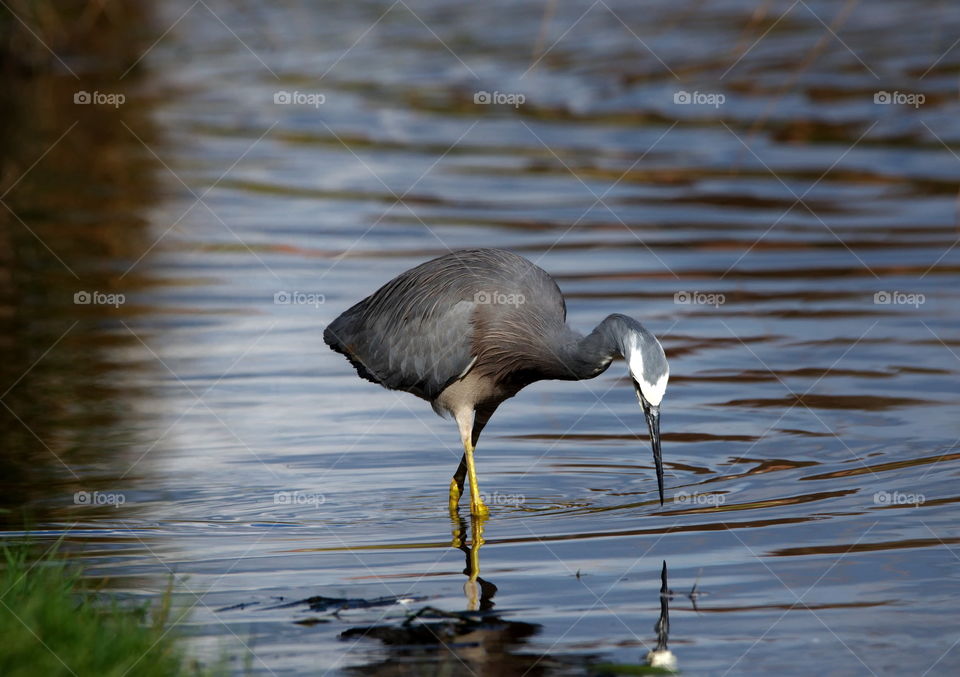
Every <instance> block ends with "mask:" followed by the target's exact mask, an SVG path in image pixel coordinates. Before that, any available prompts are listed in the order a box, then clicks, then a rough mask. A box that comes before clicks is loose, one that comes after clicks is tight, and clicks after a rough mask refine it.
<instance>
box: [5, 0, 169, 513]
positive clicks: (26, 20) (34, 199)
mask: <svg viewBox="0 0 960 677" xmlns="http://www.w3.org/2000/svg"><path fill="white" fill-rule="evenodd" d="M149 9H150V6H149V5H147V4H146V3H142V2H136V1H132V0H56V1H55V2H54V1H53V0H49V1H46V0H6V2H5V3H4V5H2V6H0V77H2V78H3V85H4V89H5V92H4V96H3V97H0V351H2V355H3V359H2V360H0V524H2V523H7V524H8V525H9V526H10V527H11V528H14V529H18V528H21V527H22V524H23V519H22V517H23V516H22V515H20V506H22V505H25V504H28V503H30V502H32V499H33V498H35V496H34V492H37V491H38V490H41V489H42V487H44V486H45V487H47V489H46V492H47V494H48V495H51V494H52V495H53V496H55V497H56V496H70V495H72V494H73V492H74V491H77V490H79V489H85V490H93V489H96V488H97V487H96V485H95V484H93V485H92V486H91V485H90V482H91V480H88V479H86V478H85V481H86V482H87V485H85V486H83V487H79V486H75V483H76V481H77V480H76V477H77V476H78V475H81V474H82V473H76V474H75V473H74V472H73V470H72V469H73V468H75V467H82V465H85V464H89V463H95V462H98V461H100V460H102V459H101V458H98V455H100V454H101V451H100V449H101V447H102V441H103V440H104V438H105V437H107V436H110V435H112V434H114V431H115V429H116V427H117V426H116V425H115V424H116V422H117V421H118V420H120V418H121V417H123V416H127V415H128V414H129V404H128V401H129V398H127V397H126V395H127V394H129V389H130V388H131V386H129V385H122V383H121V382H122V381H123V379H120V378H117V365H116V364H115V359H113V358H111V356H110V355H109V354H108V351H107V350H106V348H113V349H116V348H118V347H121V346H122V345H128V344H129V345H135V344H136V339H135V338H134V337H133V336H130V335H129V334H127V335H126V336H124V333H126V332H123V333H121V332H113V334H115V335H116V338H114V337H112V336H109V335H108V336H107V337H106V338H105V332H104V327H118V328H120V329H122V325H120V324H119V322H118V320H119V319H122V318H123V317H124V316H128V315H129V314H131V313H136V307H135V306H134V305H133V304H129V305H127V306H121V307H119V308H117V307H113V306H109V305H78V304H76V303H75V302H74V295H75V294H77V293H78V292H81V291H88V292H89V291H94V290H96V291H99V292H102V293H105V294H106V293H124V294H126V295H127V296H129V295H130V293H131V292H132V291H134V290H136V289H138V288H142V287H144V286H146V285H147V284H148V280H149V277H148V273H147V272H146V268H147V261H146V260H144V261H142V262H141V263H140V264H139V265H138V266H137V267H136V268H135V269H133V270H132V271H131V273H130V274H128V275H126V276H124V271H125V270H127V269H128V268H129V267H130V264H131V263H132V262H133V261H136V260H137V259H139V258H140V257H141V256H143V255H144V253H145V252H146V251H147V250H148V249H149V247H150V243H151V239H150V238H149V233H148V229H147V219H146V217H145V216H144V213H145V210H146V209H149V208H150V207H151V205H152V204H153V203H154V201H155V197H154V196H155V193H156V185H155V184H156V179H155V166H156V160H155V158H154V157H153V155H152V151H151V149H152V148H153V147H154V146H155V145H158V144H160V139H159V138H158V133H157V131H156V125H155V124H154V122H153V119H152V110H151V106H152V102H151V100H150V99H149V98H148V97H146V96H143V95H141V94H140V92H141V91H143V89H144V82H145V80H146V79H147V77H148V73H147V72H146V71H145V70H144V69H143V68H141V67H140V66H139V65H135V64H139V63H140V59H141V57H142V56H143V54H144V53H145V52H146V51H147V50H148V49H149V48H150V46H151V45H152V44H153V43H154V41H155V40H156V39H157V38H158V37H159V31H157V29H156V27H155V26H154V22H153V21H152V19H151V16H150V13H149ZM98 90H99V91H103V92H118V93H122V94H124V96H125V103H124V104H123V105H122V106H119V107H114V106H104V105H79V104H76V103H75V102H74V97H75V96H76V94H77V93H78V92H83V91H87V92H92V91H98ZM148 147H149V148H148ZM127 369H128V370H129V369H130V367H129V366H128V367H127ZM81 421H82V422H84V425H82V426H78V425H77V423H79V422H81ZM80 431H82V432H80ZM116 434H119V433H116ZM120 446H121V448H122V445H120ZM92 481H93V482H94V483H95V477H94V478H93V480H92ZM38 488H40V489H38ZM32 517H33V518H34V519H37V520H39V519H41V518H42V517H43V516H42V515H38V514H34V515H32Z"/></svg>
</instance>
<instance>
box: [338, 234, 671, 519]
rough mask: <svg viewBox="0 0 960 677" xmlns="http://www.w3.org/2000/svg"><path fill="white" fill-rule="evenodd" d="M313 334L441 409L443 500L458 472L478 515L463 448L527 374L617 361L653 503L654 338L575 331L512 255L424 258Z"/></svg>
mask: <svg viewBox="0 0 960 677" xmlns="http://www.w3.org/2000/svg"><path fill="white" fill-rule="evenodd" d="M323 338H324V341H326V343H327V345H329V346H330V347H331V348H332V349H334V350H336V351H337V352H339V353H342V354H344V355H346V356H347V358H348V359H349V360H350V362H351V363H352V364H353V366H354V367H355V368H356V370H357V373H358V374H360V376H362V377H363V378H365V379H368V380H370V381H373V382H374V383H379V384H380V385H382V386H384V387H386V388H391V389H394V390H405V391H407V392H410V393H413V394H414V395H417V396H418V397H422V398H423V399H425V400H428V401H429V402H430V404H431V405H433V408H434V410H435V411H436V412H437V413H439V414H443V413H449V414H452V415H453V417H454V418H455V419H456V421H457V425H458V426H459V428H460V438H461V440H462V442H463V449H464V453H463V457H462V458H461V460H460V466H459V468H457V472H456V473H455V474H454V477H453V480H452V481H451V483H450V507H451V509H454V508H456V506H457V504H458V503H459V500H460V495H461V494H462V493H463V483H464V479H465V478H469V480H470V511H471V513H473V514H474V515H477V516H483V515H486V514H487V512H488V511H487V508H486V506H485V505H484V503H483V500H482V499H481V497H480V488H479V486H478V485H477V473H476V469H475V467H474V462H473V450H474V447H475V446H476V444H477V440H478V439H479V437H480V432H481V431H482V430H483V427H484V426H485V425H486V424H487V421H489V420H490V417H491V416H492V415H493V412H494V411H495V410H496V409H497V407H498V406H500V403H501V402H503V401H504V400H506V399H507V398H510V397H513V396H514V395H516V394H517V392H519V391H520V389H522V388H524V387H525V386H528V385H530V384H531V383H534V382H535V381H540V380H543V379H561V380H568V381H576V380H581V379H588V378H593V377H595V376H597V375H598V374H601V373H603V372H604V370H606V368H607V367H608V366H609V365H610V362H611V361H612V360H613V358H614V357H623V358H625V359H626V361H627V364H628V366H629V371H630V375H631V377H632V378H633V385H634V390H635V391H636V393H637V397H638V399H639V400H640V404H641V406H642V407H643V411H644V414H645V415H646V419H647V425H648V427H649V430H650V441H651V444H652V446H653V458H654V463H655V465H656V471H657V487H658V490H659V492H660V503H661V505H662V504H663V465H662V462H661V460H660V402H661V400H662V399H663V394H664V391H665V390H666V387H667V379H668V376H669V370H668V366H667V360H666V357H665V356H664V353H663V348H662V347H661V346H660V342H659V341H657V339H656V337H655V336H654V335H653V334H651V333H650V332H649V331H647V330H646V329H645V328H644V327H643V326H642V325H641V324H640V323H639V322H637V321H636V320H634V319H633V318H630V317H627V316H626V315H610V316H608V317H607V318H606V319H604V320H603V322H601V323H600V324H599V325H598V326H597V327H596V329H594V330H593V331H592V332H591V333H590V334H588V335H587V336H581V335H580V334H578V333H576V332H575V331H573V330H572V329H570V328H569V327H567V325H566V305H565V303H564V300H563V295H562V294H561V293H560V289H559V288H558V287H557V284H556V282H554V280H553V278H552V277H550V275H548V274H547V273H546V272H545V271H543V270H541V269H540V268H538V267H537V266H535V265H533V264H532V263H531V262H530V261H528V260H526V259H525V258H523V257H521V256H517V255H516V254H512V253H510V252H507V251H503V250H501V249H474V250H468V251H459V252H452V253H450V254H447V255H446V256H441V257H440V258H437V259H433V260H432V261H427V262H426V263H423V264H421V265H419V266H417V267H416V268H412V269H410V270H408V271H407V272H405V273H403V274H401V275H399V276H398V277H396V278H394V279H393V280H391V281H390V282H388V283H387V284H385V285H384V286H383V287H381V288H380V289H379V290H377V291H376V292H375V293H374V294H373V295H371V296H369V297H367V298H365V299H364V300H363V301H360V303H358V304H356V305H355V306H353V307H352V308H350V309H349V310H347V311H346V312H344V313H343V314H342V315H340V317H338V318H337V319H335V320H334V321H333V322H331V323H330V325H329V326H328V327H327V329H326V331H324V333H323Z"/></svg>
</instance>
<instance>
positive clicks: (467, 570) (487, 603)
mask: <svg viewBox="0 0 960 677" xmlns="http://www.w3.org/2000/svg"><path fill="white" fill-rule="evenodd" d="M454 525H455V528H454V530H453V547H455V548H457V549H459V550H462V551H463V554H464V555H466V566H465V567H464V569H463V573H464V574H466V576H467V582H466V583H464V584H463V592H464V594H466V597H467V611H490V610H491V609H493V596H494V595H495V594H497V586H495V585H494V584H493V583H491V582H489V581H485V580H484V579H482V578H480V546H481V545H483V524H482V520H480V519H477V518H476V517H475V518H473V540H472V541H471V542H470V545H469V546H467V521H466V520H464V519H462V518H460V517H459V516H457V518H456V520H455V522H454Z"/></svg>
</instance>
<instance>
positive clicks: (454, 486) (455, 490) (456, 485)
mask: <svg viewBox="0 0 960 677" xmlns="http://www.w3.org/2000/svg"><path fill="white" fill-rule="evenodd" d="M466 475H467V457H466V456H463V457H462V458H461V459H460V467H458V468H457V472H456V473H454V475H453V479H452V480H450V516H451V517H455V516H456V514H457V506H459V505H460V496H461V495H463V480H464V479H465V478H466ZM456 519H459V518H456Z"/></svg>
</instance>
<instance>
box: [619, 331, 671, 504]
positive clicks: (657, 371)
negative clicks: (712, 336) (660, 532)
mask: <svg viewBox="0 0 960 677" xmlns="http://www.w3.org/2000/svg"><path fill="white" fill-rule="evenodd" d="M627 319H629V320H630V321H629V322H628V323H625V324H627V327H626V331H624V332H623V333H622V334H621V337H620V344H621V351H622V354H623V357H624V359H625V360H626V362H627V365H628V367H629V369H630V377H631V378H632V379H633V389H634V390H635V391H636V393H637V399H638V400H640V406H641V407H642V408H643V413H644V415H645V416H646V418H647V427H648V428H649V429H650V444H651V445H652V446H653V462H654V464H655V465H656V468H657V489H658V490H659V491H660V505H663V461H662V459H661V457H660V403H661V402H662V401H663V395H664V393H665V392H666V390H667V381H668V380H669V378H670V366H669V365H668V364H667V356H666V355H665V354H664V352H663V346H661V345H660V341H658V340H657V337H656V336H654V335H653V334H651V333H650V332H649V331H647V330H646V329H645V328H644V327H643V326H642V325H641V324H640V323H639V322H637V321H636V320H633V319H630V318H627Z"/></svg>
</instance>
